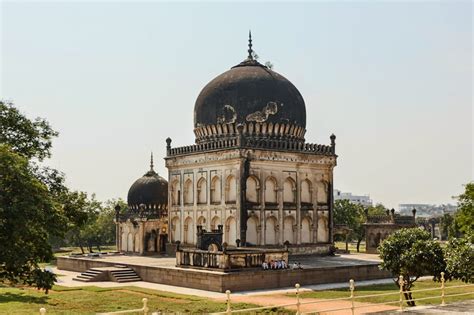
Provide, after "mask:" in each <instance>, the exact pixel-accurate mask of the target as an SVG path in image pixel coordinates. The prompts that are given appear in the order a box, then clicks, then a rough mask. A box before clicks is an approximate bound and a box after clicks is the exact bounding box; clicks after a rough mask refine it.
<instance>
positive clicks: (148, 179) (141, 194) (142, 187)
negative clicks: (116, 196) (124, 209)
mask: <svg viewBox="0 0 474 315" xmlns="http://www.w3.org/2000/svg"><path fill="white" fill-rule="evenodd" d="M127 203H128V206H129V208H130V209H134V210H136V209H138V208H139V207H140V205H141V204H144V205H145V207H146V209H166V208H167V205H168V182H167V181H166V179H164V178H163V177H161V176H160V175H158V174H157V173H156V172H155V171H154V170H153V167H152V168H151V169H150V170H149V171H148V172H147V173H146V174H145V175H143V176H142V177H140V178H139V179H137V180H136V181H135V182H134V183H133V185H132V186H131V187H130V189H129V190H128V196H127Z"/></svg>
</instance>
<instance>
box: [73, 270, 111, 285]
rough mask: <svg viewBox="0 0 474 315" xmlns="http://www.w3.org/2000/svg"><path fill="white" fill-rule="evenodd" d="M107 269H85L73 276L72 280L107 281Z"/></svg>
mask: <svg viewBox="0 0 474 315" xmlns="http://www.w3.org/2000/svg"><path fill="white" fill-rule="evenodd" d="M107 278H108V276H107V270H98V269H95V268H91V269H89V270H87V271H84V272H83V273H81V274H80V275H78V276H77V277H75V278H73V279H72V280H75V281H81V282H93V281H105V280H108V279H107Z"/></svg>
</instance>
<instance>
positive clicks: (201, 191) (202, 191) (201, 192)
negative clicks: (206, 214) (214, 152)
mask: <svg viewBox="0 0 474 315" xmlns="http://www.w3.org/2000/svg"><path fill="white" fill-rule="evenodd" d="M197 203H198V204H200V205H202V204H207V181H206V179H205V178H200V179H199V180H198V182H197Z"/></svg>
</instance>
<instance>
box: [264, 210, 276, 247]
mask: <svg viewBox="0 0 474 315" xmlns="http://www.w3.org/2000/svg"><path fill="white" fill-rule="evenodd" d="M276 229H277V219H276V218H275V217H274V216H270V217H268V218H267V219H266V220H265V245H275V244H277V235H276Z"/></svg>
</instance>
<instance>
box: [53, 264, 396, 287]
mask: <svg viewBox="0 0 474 315" xmlns="http://www.w3.org/2000/svg"><path fill="white" fill-rule="evenodd" d="M115 264H116V263H111V262H104V261H99V260H94V259H84V258H71V257H58V269H64V270H71V271H76V272H83V271H86V270H87V269H89V268H94V267H105V266H112V265H115ZM127 266H128V267H130V268H132V269H133V270H134V271H135V272H136V273H137V274H138V275H139V276H140V277H141V278H142V279H143V280H144V281H148V282H154V283H161V284H167V285H174V286H180V287H188V288H194V289H201V290H207V291H215V292H225V291H226V290H231V291H233V292H236V291H246V290H259V289H275V288H283V287H294V285H295V284H296V283H299V284H301V285H303V286H304V285H312V284H323V283H334V282H348V281H349V279H354V280H355V281H362V280H372V279H382V278H388V277H390V274H389V273H388V272H387V271H383V270H380V269H379V268H378V264H376V263H371V262H368V263H367V264H366V265H355V266H354V265H353V266H338V267H327V268H312V269H301V270H289V269H286V270H265V271H264V270H247V271H241V272H227V273H226V272H221V271H209V270H196V269H186V268H165V267H155V266H140V265H132V264H127Z"/></svg>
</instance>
